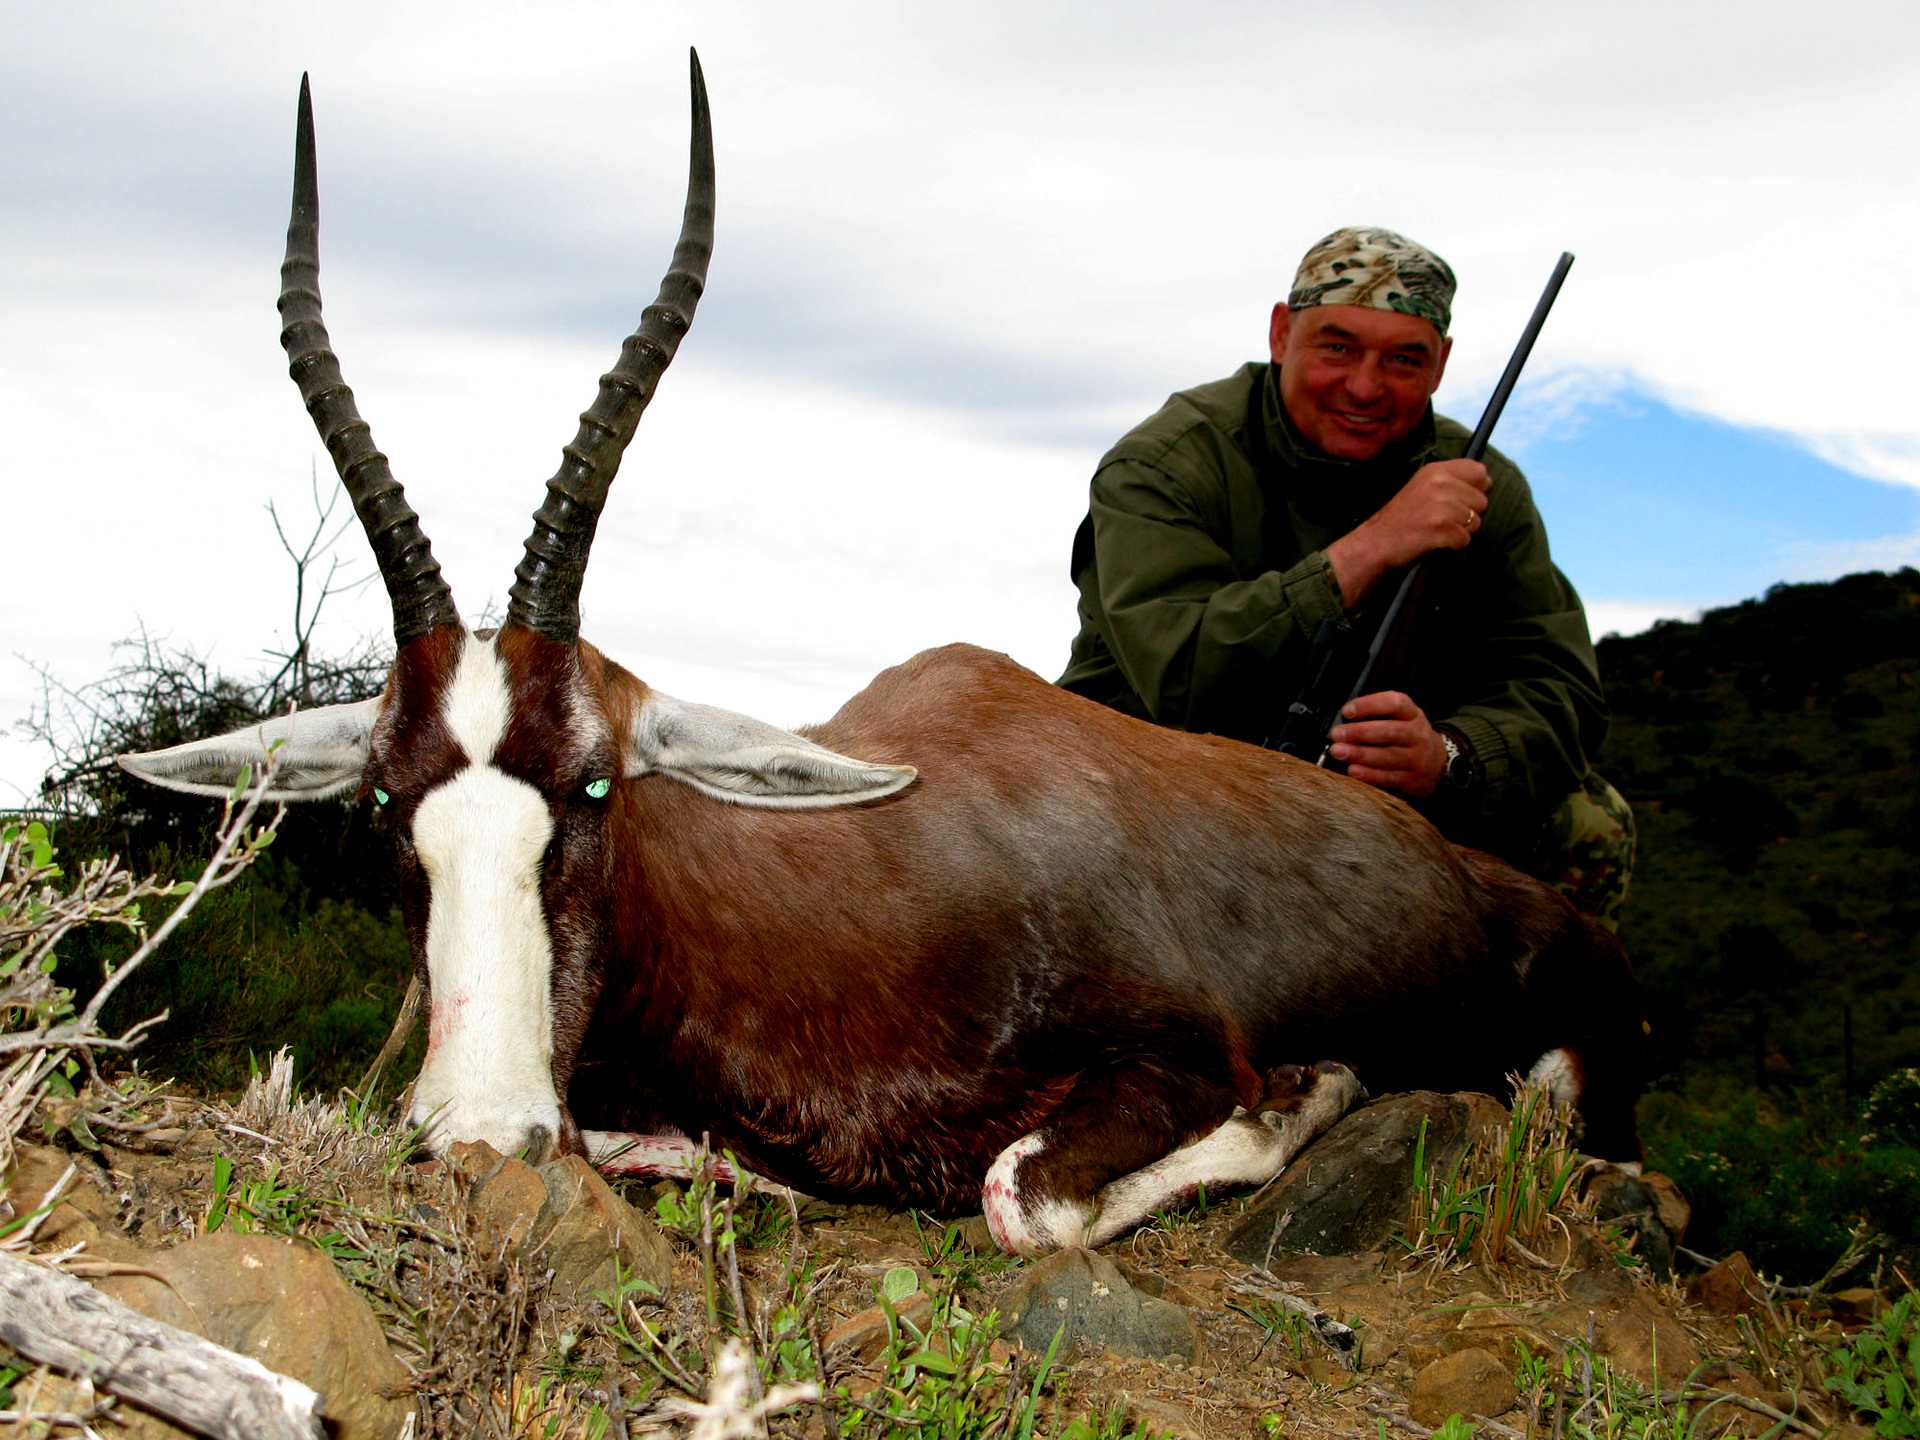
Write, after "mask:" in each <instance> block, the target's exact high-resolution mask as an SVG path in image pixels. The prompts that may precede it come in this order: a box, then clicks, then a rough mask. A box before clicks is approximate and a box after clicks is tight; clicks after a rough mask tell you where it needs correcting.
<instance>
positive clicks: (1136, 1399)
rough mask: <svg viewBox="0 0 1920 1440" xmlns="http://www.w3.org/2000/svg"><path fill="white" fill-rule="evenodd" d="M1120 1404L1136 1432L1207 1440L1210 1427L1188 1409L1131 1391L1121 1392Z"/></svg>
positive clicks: (1178, 1438) (1174, 1439) (1192, 1439)
mask: <svg viewBox="0 0 1920 1440" xmlns="http://www.w3.org/2000/svg"><path fill="white" fill-rule="evenodd" d="M1120 1403H1121V1405H1122V1406H1124V1407H1125V1413H1126V1419H1127V1423H1128V1425H1129V1426H1130V1427H1131V1428H1132V1429H1135V1430H1144V1431H1147V1432H1149V1433H1151V1434H1155V1435H1170V1436H1172V1437H1173V1440H1207V1427H1206V1426H1204V1425H1202V1424H1201V1423H1200V1422H1199V1421H1198V1420H1196V1419H1194V1417H1193V1413H1192V1412H1191V1411H1189V1410H1188V1409H1187V1408H1186V1407H1185V1406H1182V1405H1175V1404H1173V1403H1172V1402H1171V1401H1168V1400H1156V1399H1155V1398H1153V1397H1152V1396H1150V1395H1135V1394H1134V1393H1133V1392H1132V1391H1130V1390H1122V1391H1121V1392H1120Z"/></svg>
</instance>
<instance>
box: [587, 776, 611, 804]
mask: <svg viewBox="0 0 1920 1440" xmlns="http://www.w3.org/2000/svg"><path fill="white" fill-rule="evenodd" d="M612 789H613V781H611V780H606V779H601V780H589V781H588V782H587V794H588V795H589V796H591V797H592V798H593V799H595V800H604V799H606V798H607V792H608V791H610V790H612Z"/></svg>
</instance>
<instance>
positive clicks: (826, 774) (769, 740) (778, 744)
mask: <svg viewBox="0 0 1920 1440" xmlns="http://www.w3.org/2000/svg"><path fill="white" fill-rule="evenodd" d="M635 722H636V723H635V724H634V726H633V728H632V733H633V741H632V744H631V747H630V749H629V750H628V753H627V771H626V773H627V774H628V775H629V776H633V775H645V774H647V773H648V772H650V771H657V772H659V773H660V774H662V775H668V776H671V777H672V778H673V779H675V780H678V781H681V782H682V783H683V784H687V785H691V786H693V788H694V789H696V790H699V791H702V792H704V793H705V794H708V795H711V796H713V797H714V798H715V799H717V800H731V801H733V802H734V803H736V804H739V805H764V806H769V807H771V808H774V809H780V810H804V809H819V808H823V807H825V806H828V805H856V804H858V803H859V802H860V801H862V800H878V799H879V798H880V797H881V796H883V795H891V794H893V792H894V791H896V790H899V789H902V788H904V787H905V786H907V785H910V784H912V783H913V777H914V776H915V775H916V774H917V773H918V772H917V771H915V769H914V768H913V767H912V766H911V765H873V764H868V763H867V762H866V761H864V760H853V759H849V758H848V757H847V756H845V755H837V754H835V753H834V752H833V751H831V750H828V749H826V748H825V747H823V746H820V745H816V744H814V743H813V742H812V741H811V740H805V739H802V738H801V737H800V736H798V735H795V734H793V733H792V732H791V731H788V730H782V729H780V728H779V727H778V726H775V725H769V724H767V723H766V722H765V721H762V720H755V719H753V718H752V717H751V716H747V715H739V714H736V713H735V712H733V711H731V710H722V709H720V708H718V707H717V706H713V705H691V704H688V703H687V702H686V701H684V700H675V699H674V698H673V697H671V696H669V695H662V694H661V693H660V692H659V691H657V690H649V691H648V692H647V695H646V699H644V700H643V701H641V703H640V709H639V714H638V715H637V716H636V717H635Z"/></svg>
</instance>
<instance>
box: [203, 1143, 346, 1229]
mask: <svg viewBox="0 0 1920 1440" xmlns="http://www.w3.org/2000/svg"><path fill="white" fill-rule="evenodd" d="M233 1174H234V1171H233V1161H231V1160H229V1159H228V1158H227V1157H226V1156H225V1155H216V1156H214V1157H213V1193H212V1195H211V1197H210V1198H209V1199H208V1201H207V1210H206V1215H205V1217H204V1219H203V1221H202V1224H201V1227H200V1228H201V1229H202V1231H203V1232H205V1233H206V1234H209V1235H210V1234H212V1233H213V1232H214V1231H216V1230H219V1229H223V1228H224V1229H227V1230H231V1231H233V1232H235V1233H236V1234H240V1235H250V1234H253V1233H255V1232H259V1233H262V1234H271V1235H297V1234H299V1233H301V1230H302V1228H303V1227H304V1226H305V1225H306V1223H307V1222H308V1221H309V1220H310V1219H312V1218H313V1216H314V1214H315V1213H316V1210H317V1208H318V1207H317V1206H316V1205H315V1203H314V1202H313V1201H312V1200H311V1199H309V1198H308V1197H307V1196H306V1195H304V1194H303V1193H302V1192H301V1191H300V1189H299V1188H298V1187H297V1186H293V1185H288V1184H286V1183H284V1182H283V1181H282V1180H281V1178H280V1167H279V1166H278V1165H276V1164H274V1163H273V1162H271V1161H269V1162H268V1163H267V1167H266V1170H265V1172H264V1173H262V1174H260V1175H256V1176H254V1177H253V1178H252V1179H249V1180H244V1181H243V1182H242V1183H241V1184H240V1185H239V1186H237V1187H236V1186H235V1185H234V1183H233ZM322 1248H325V1247H324V1246H323V1247H322Z"/></svg>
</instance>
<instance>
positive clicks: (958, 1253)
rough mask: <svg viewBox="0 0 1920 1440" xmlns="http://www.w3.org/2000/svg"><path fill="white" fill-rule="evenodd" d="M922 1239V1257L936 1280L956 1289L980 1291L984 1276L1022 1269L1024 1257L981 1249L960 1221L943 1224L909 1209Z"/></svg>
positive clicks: (915, 1231)
mask: <svg viewBox="0 0 1920 1440" xmlns="http://www.w3.org/2000/svg"><path fill="white" fill-rule="evenodd" d="M907 1218H908V1219H909V1220H910V1221H911V1222H912V1223H913V1233H914V1235H915V1236H916V1237H917V1238H918V1239H919V1241H920V1258H921V1259H922V1260H924V1261H925V1262H926V1266H927V1271H928V1273H929V1274H931V1275H932V1276H933V1277H934V1279H935V1280H937V1281H939V1282H940V1283H942V1284H944V1285H950V1286H952V1287H953V1288H954V1289H955V1290H977V1289H979V1288H980V1281H981V1278H982V1277H983V1276H988V1275H998V1274H1000V1273H1002V1272H1003V1271H1007V1270H1014V1269H1018V1268H1019V1266H1020V1257H1019V1256H1018V1255H1008V1254H1006V1253H1005V1252H1003V1251H1001V1250H998V1249H990V1250H987V1251H984V1252H982V1251H979V1250H976V1249H974V1248H973V1246H972V1245H970V1244H969V1243H968V1242H967V1238H966V1235H965V1233H964V1231H963V1230H962V1228H961V1226H960V1224H959V1223H958V1222H957V1221H949V1222H947V1223H946V1224H944V1225H943V1224H941V1223H940V1222H939V1221H938V1220H935V1219H934V1218H933V1217H932V1216H930V1215H922V1214H921V1213H920V1212H919V1211H917V1210H910V1211H908V1212H907Z"/></svg>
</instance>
